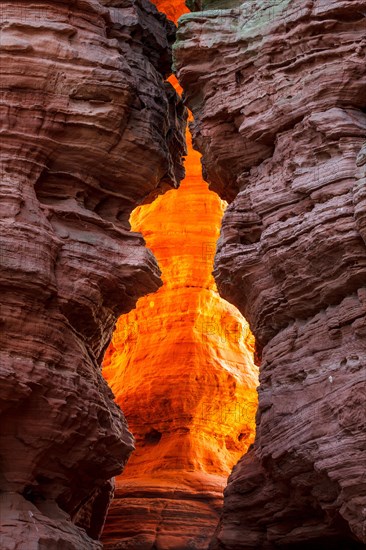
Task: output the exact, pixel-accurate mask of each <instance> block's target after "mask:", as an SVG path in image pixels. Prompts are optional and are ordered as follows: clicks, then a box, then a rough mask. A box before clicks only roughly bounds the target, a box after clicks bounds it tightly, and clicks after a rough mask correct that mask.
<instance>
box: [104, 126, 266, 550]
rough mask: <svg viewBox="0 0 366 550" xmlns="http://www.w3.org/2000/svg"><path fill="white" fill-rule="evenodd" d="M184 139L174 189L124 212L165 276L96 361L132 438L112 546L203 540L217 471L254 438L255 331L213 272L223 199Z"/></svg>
mask: <svg viewBox="0 0 366 550" xmlns="http://www.w3.org/2000/svg"><path fill="white" fill-rule="evenodd" d="M187 144H188V156H187V158H186V164H185V166H186V178H185V180H184V181H183V182H182V184H181V186H180V188H179V189H178V190H172V191H169V192H168V193H166V194H165V195H163V196H161V197H158V198H157V199H156V200H155V201H154V202H153V203H152V204H148V205H143V206H140V207H138V208H137V209H136V210H135V211H134V212H133V214H132V215H131V226H132V227H133V229H134V230H136V231H141V232H142V233H143V235H144V237H145V240H146V244H147V246H148V247H149V248H151V250H152V251H153V253H154V255H155V257H156V258H157V260H158V262H159V266H160V267H161V270H162V279H163V283H164V284H163V286H162V287H161V288H160V289H159V290H158V291H157V292H156V293H154V294H151V295H149V296H144V297H142V298H140V300H139V301H138V303H137V305H136V309H134V310H133V311H131V312H129V313H127V314H126V315H122V316H121V317H120V319H119V320H118V323H117V326H116V330H115V332H114V334H113V339H112V342H111V344H110V346H109V348H108V350H107V352H106V355H105V359H104V362H103V374H104V376H105V377H106V379H107V381H108V383H109V385H110V387H111V388H112V391H113V393H114V394H115V396H116V401H117V403H118V404H119V405H120V406H121V408H122V409H123V411H124V413H125V415H126V418H127V420H128V425H129V427H130V430H131V431H132V433H133V434H134V436H135V438H136V451H135V452H134V453H133V454H132V456H131V458H130V459H129V462H128V464H127V467H126V469H125V471H124V472H123V474H122V475H121V476H120V477H119V478H118V479H117V487H116V493H115V498H114V501H113V504H112V507H111V509H110V513H109V514H108V517H107V520H106V524H105V529H104V532H103V537H102V541H103V543H104V546H105V548H109V549H111V550H112V549H117V548H120V547H121V546H120V545H123V547H124V548H140V547H141V548H142V547H143V548H144V549H145V550H148V549H160V550H179V549H183V548H191V549H192V550H193V549H197V550H198V549H205V548H207V546H208V543H209V540H210V538H211V537H212V535H213V533H214V530H215V528H216V525H217V522H218V519H219V512H220V509H221V506H222V500H223V489H224V486H225V484H226V480H227V476H228V475H229V473H230V471H231V469H232V467H233V466H234V464H235V463H236V462H237V461H238V460H239V458H240V457H241V456H242V454H243V453H244V452H245V451H246V450H247V449H248V447H249V445H250V444H251V443H252V442H253V441H254V428H255V412H256V409H257V392H256V387H257V385H258V367H257V366H256V365H255V364H254V361H253V351H254V338H253V335H252V334H251V332H250V330H249V327H248V323H247V322H246V321H245V319H243V317H242V315H241V314H240V313H239V311H238V310H237V309H236V308H235V307H234V306H232V305H231V304H229V303H228V302H226V301H225V300H223V299H222V298H221V297H220V296H219V294H218V292H217V288H216V285H215V281H214V279H213V276H212V269H213V261H214V253H215V247H216V242H217V239H218V236H219V228H220V223H221V219H222V215H223V211H224V208H225V205H224V203H223V201H222V200H221V199H220V198H219V197H218V195H217V194H216V193H214V192H212V191H209V189H208V186H207V183H205V182H204V181H203V180H202V174H201V166H200V155H199V154H198V153H197V152H195V151H193V149H192V146H191V140H190V136H189V134H188V135H187ZM183 205H184V206H183Z"/></svg>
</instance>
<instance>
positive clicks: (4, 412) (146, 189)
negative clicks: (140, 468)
mask: <svg viewBox="0 0 366 550" xmlns="http://www.w3.org/2000/svg"><path fill="white" fill-rule="evenodd" d="M0 23H1V49H2V58H1V73H2V74H1V85H2V104H1V113H2V116H1V120H2V124H1V202H0V211H1V222H0V223H1V233H2V236H1V262H2V271H1V281H0V283H1V299H2V311H1V323H2V324H1V369H0V378H1V382H0V383H1V390H0V399H1V401H0V413H1V417H0V423H1V442H0V453H1V474H0V476H1V477H0V485H1V491H2V495H1V510H0V516H1V522H2V529H1V543H0V546H1V548H2V549H4V550H12V549H17V550H36V549H37V550H39V549H47V550H49V549H52V550H56V549H61V548H62V549H64V548H67V549H75V550H81V549H85V550H90V549H91V548H100V547H101V545H100V543H99V542H97V541H96V540H95V539H97V538H98V536H99V535H100V531H101V529H102V526H103V522H104V517H105V513H106V510H107V507H108V504H109V501H110V498H111V494H112V488H111V484H110V482H108V480H109V479H110V478H112V477H113V476H114V475H116V474H118V473H120V472H121V471H122V469H123V467H124V464H125V462H126V460H127V458H128V456H129V454H130V452H131V451H132V449H133V438H132V436H131V434H130V433H129V432H128V430H127V427H126V422H125V419H124V416H123V414H122V413H121V410H120V409H119V407H118V406H117V405H116V404H115V403H114V402H113V396H112V393H111V391H110V389H109V388H108V386H107V384H106V383H105V381H104V379H103V378H102V376H101V372H100V362H101V359H102V357H103V355H104V350H105V348H106V345H107V344H108V342H109V339H110V337H111V332H112V329H113V326H114V322H115V319H116V318H117V316H118V315H120V314H121V313H122V312H127V311H129V310H130V309H131V308H132V307H134V305H135V303H136V301H137V299H138V298H139V297H140V296H141V295H144V294H146V293H149V292H153V291H154V290H156V289H157V288H158V287H159V286H160V284H161V282H160V277H159V275H160V272H159V269H158V266H157V263H156V261H155V259H154V258H153V256H152V254H151V253H150V252H149V251H147V250H146V249H145V248H144V242H143V239H142V238H141V236H139V235H137V234H135V233H130V232H129V224H128V218H129V215H130V213H131V211H132V209H133V208H134V207H135V206H136V205H137V204H139V203H140V202H141V201H142V200H144V199H146V198H149V199H152V198H153V197H154V196H156V195H157V194H159V193H160V192H162V191H166V190H167V189H169V188H172V187H176V186H177V185H178V184H179V180H180V179H181V177H182V175H183V169H182V166H181V162H180V159H181V154H182V152H183V148H184V147H183V134H182V128H183V125H184V120H183V119H184V116H183V115H184V113H183V108H182V105H181V104H180V102H179V101H178V100H177V97H176V94H175V92H174V90H173V88H172V87H171V86H170V85H169V84H167V83H164V78H165V77H166V76H168V75H169V72H170V66H171V44H172V41H173V40H174V26H173V25H172V24H171V23H168V22H167V21H166V19H165V17H164V16H163V15H162V14H158V12H157V10H156V9H155V8H154V7H153V6H152V5H151V4H149V3H148V2H145V1H144V0H141V1H138V2H133V3H132V2H129V0H127V1H126V2H123V3H122V2H107V1H96V0H77V1H72V2H71V1H67V2H66V1H63V2H59V1H57V2H56V1H47V2H46V1H36V2H31V3H29V2H25V1H17V2H2V3H1V13H0ZM132 37H133V39H132ZM75 524H78V525H79V526H80V527H77V526H76V525H75ZM84 528H85V529H86V531H87V532H86V531H85V530H84Z"/></svg>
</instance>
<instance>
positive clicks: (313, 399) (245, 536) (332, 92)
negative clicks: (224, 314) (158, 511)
mask: <svg viewBox="0 0 366 550" xmlns="http://www.w3.org/2000/svg"><path fill="white" fill-rule="evenodd" d="M206 7H213V6H211V4H210V3H209V4H207V5H206ZM214 7H218V8H220V7H223V8H225V4H224V3H223V4H220V3H217V2H216V4H215V6H214ZM365 13H366V2H365V1H359V0H357V1H341V0H332V1H325V0H314V1H311V2H305V3H304V2H300V0H299V1H297V0H293V1H291V2H288V1H278V2H274V1H269V2H266V3H264V2H259V1H254V2H253V1H251V2H249V1H248V2H243V3H242V4H240V5H239V4H237V7H235V8H233V9H222V10H214V9H212V10H210V9H209V10H207V11H204V12H201V13H194V14H189V15H185V16H184V17H183V18H182V19H181V21H180V23H181V25H180V31H179V35H178V43H177V45H176V64H177V67H178V70H179V71H178V72H179V78H180V81H181V84H182V85H183V87H184V90H185V94H186V98H187V104H188V106H189V107H190V108H191V109H192V111H193V114H194V116H195V122H194V125H193V133H194V141H195V144H196V145H197V146H198V147H199V148H200V150H201V151H202V153H203V162H204V168H205V174H206V177H207V178H208V181H209V182H210V186H211V188H212V189H214V190H216V191H217V192H218V193H219V194H220V195H221V196H222V197H223V198H225V199H227V200H229V201H231V204H230V205H229V207H228V209H227V210H226V212H225V215H224V219H223V226H222V231H221V237H220V241H219V246H218V252H217V255H216V263H215V277H216V281H217V284H218V287H219V290H220V293H221V295H222V296H223V297H224V298H226V299H227V300H229V301H230V302H232V303H233V304H235V305H236V306H237V307H238V308H239V309H240V311H241V312H242V313H243V314H244V315H245V317H246V318H247V319H248V320H249V322H250V325H251V328H252V329H253V332H254V335H255V337H256V341H257V345H258V351H259V352H261V354H262V364H261V371H260V389H259V412H258V416H257V435H256V441H255V444H254V447H253V448H252V449H251V450H250V451H249V453H248V454H247V455H246V456H245V457H244V458H243V459H242V460H241V461H240V462H239V464H238V465H237V466H236V467H235V468H234V471H233V473H232V475H231V477H230V479H229V484H228V487H227V489H226V491H225V501H224V512H223V515H222V518H221V522H220V525H219V527H218V529H217V532H216V536H215V538H214V540H213V542H212V546H211V547H212V548H215V549H216V548H217V549H218V548H220V549H232V550H238V549H244V548H245V549H249V548H253V549H254V548H263V549H272V548H278V547H281V548H286V549H290V548H291V549H292V548H294V549H295V548H296V549H299V548H303V549H305V548H306V549H308V548H309V549H310V548H311V549H312V548H327V549H328V548H329V549H337V550H338V549H341V548H342V549H343V548H364V547H365V544H366V477H365V466H364V464H365V460H366V448H365V446H366V444H365V428H366V416H365V411H366V408H365V397H366V346H365V336H366V332H365V331H366V247H365V219H366V218H365V215H366V214H365V213H366V202H365V191H364V190H365V175H364V167H365V152H364V149H363V152H362V151H361V152H360V150H361V148H362V143H363V140H364V139H365V134H366V115H365V89H366V70H365V46H366V44H365V30H366V19H365Z"/></svg>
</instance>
